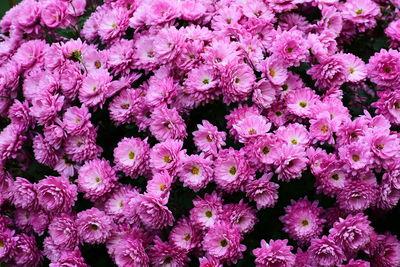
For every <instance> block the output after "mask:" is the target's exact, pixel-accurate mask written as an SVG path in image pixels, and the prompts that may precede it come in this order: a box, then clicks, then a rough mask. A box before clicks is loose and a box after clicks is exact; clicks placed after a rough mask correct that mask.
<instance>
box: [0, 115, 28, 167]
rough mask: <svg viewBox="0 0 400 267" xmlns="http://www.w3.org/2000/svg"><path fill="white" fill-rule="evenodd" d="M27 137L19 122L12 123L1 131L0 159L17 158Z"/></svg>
mask: <svg viewBox="0 0 400 267" xmlns="http://www.w3.org/2000/svg"><path fill="white" fill-rule="evenodd" d="M26 139H27V138H26V137H25V136H24V135H23V128H22V127H21V126H20V125H19V124H14V123H11V124H9V125H8V126H7V127H5V128H4V129H3V130H2V131H1V133H0V160H1V161H4V160H6V159H9V158H15V157H16V156H17V152H18V151H19V150H20V149H21V148H22V145H23V143H24V141H25V140H26Z"/></svg>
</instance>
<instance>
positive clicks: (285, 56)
mask: <svg viewBox="0 0 400 267" xmlns="http://www.w3.org/2000/svg"><path fill="white" fill-rule="evenodd" d="M271 52H272V55H273V56H275V57H277V58H278V59H280V60H282V61H283V62H284V63H285V64H286V65H287V66H299V65H300V62H304V61H306V59H307V56H308V43H307V42H306V41H305V39H304V38H303V33H302V32H301V31H299V30H297V29H295V28H293V29H291V30H289V31H283V32H282V33H280V34H278V35H277V37H276V39H275V41H274V42H273V43H272V47H271Z"/></svg>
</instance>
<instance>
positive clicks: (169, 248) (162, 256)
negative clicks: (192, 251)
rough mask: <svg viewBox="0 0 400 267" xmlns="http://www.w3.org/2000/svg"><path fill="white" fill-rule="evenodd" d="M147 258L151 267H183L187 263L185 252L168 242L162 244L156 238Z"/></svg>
mask: <svg viewBox="0 0 400 267" xmlns="http://www.w3.org/2000/svg"><path fill="white" fill-rule="evenodd" d="M148 254H149V258H150V262H151V264H152V266H177V267H180V266H185V264H186V263H187V262H188V261H189V258H188V256H187V250H186V249H182V248H179V247H177V246H175V245H173V244H171V243H170V242H162V241H161V239H160V238H159V237H158V236H157V237H156V238H155V239H154V246H152V247H150V250H149V253H148Z"/></svg>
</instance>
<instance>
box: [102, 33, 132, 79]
mask: <svg viewBox="0 0 400 267" xmlns="http://www.w3.org/2000/svg"><path fill="white" fill-rule="evenodd" d="M133 54H134V41H133V40H126V39H120V40H118V41H117V42H116V43H114V44H113V45H112V46H111V47H110V49H108V50H107V52H106V55H107V66H108V67H109V68H110V69H111V73H113V74H114V75H118V74H129V72H130V71H131V69H133V64H134V62H133Z"/></svg>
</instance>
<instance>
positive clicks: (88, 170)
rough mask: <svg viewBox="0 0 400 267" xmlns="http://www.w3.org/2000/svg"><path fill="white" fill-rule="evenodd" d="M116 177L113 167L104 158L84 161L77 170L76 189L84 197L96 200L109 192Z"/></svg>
mask: <svg viewBox="0 0 400 267" xmlns="http://www.w3.org/2000/svg"><path fill="white" fill-rule="evenodd" d="M117 180H118V177H117V175H116V173H115V170H114V168H113V167H111V165H110V163H109V162H108V161H107V160H105V159H94V160H91V161H87V162H85V164H84V165H83V166H82V167H81V168H80V169H79V171H78V179H77V182H78V189H79V191H80V192H83V193H84V196H85V198H87V199H90V200H91V201H96V200H98V199H99V198H101V197H102V196H104V195H105V194H107V193H109V192H111V190H112V189H113V188H114V186H115V183H116V181H117Z"/></svg>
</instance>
